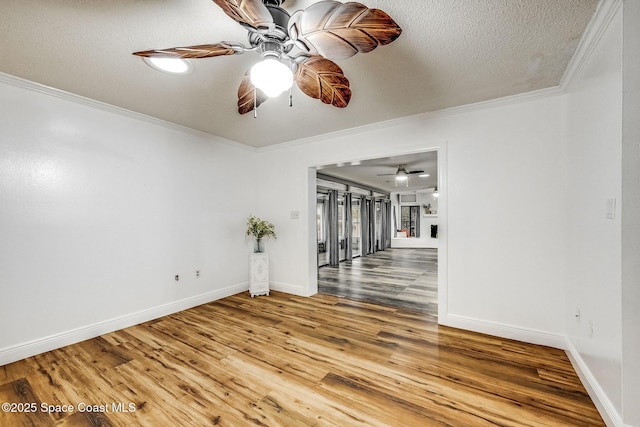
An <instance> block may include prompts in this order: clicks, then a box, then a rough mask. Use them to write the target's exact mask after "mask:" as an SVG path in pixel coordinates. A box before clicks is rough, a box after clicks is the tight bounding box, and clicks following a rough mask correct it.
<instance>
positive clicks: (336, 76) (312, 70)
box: [296, 55, 351, 108]
mask: <svg viewBox="0 0 640 427" xmlns="http://www.w3.org/2000/svg"><path fill="white" fill-rule="evenodd" d="M296 82H297V83H298V87H299V88H300V90H301V91H302V92H304V93H305V94H306V95H308V96H310V97H312V98H316V99H320V100H321V101H322V102H324V103H325V104H331V105H333V106H335V107H338V108H344V107H346V106H347V105H349V101H350V100H351V89H350V88H349V80H347V78H346V77H345V76H344V74H343V73H342V69H341V68H340V67H339V66H338V65H337V64H336V63H335V62H333V61H330V60H328V59H327V58H323V57H322V56H319V55H315V56H312V57H310V58H309V59H307V60H306V61H304V62H303V63H302V64H300V65H299V66H298V70H297V71H296Z"/></svg>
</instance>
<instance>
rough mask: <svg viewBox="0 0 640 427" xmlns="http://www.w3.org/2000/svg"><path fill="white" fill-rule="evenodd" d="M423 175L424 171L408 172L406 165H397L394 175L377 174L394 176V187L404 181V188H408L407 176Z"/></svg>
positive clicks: (388, 174) (386, 174) (387, 174)
mask: <svg viewBox="0 0 640 427" xmlns="http://www.w3.org/2000/svg"><path fill="white" fill-rule="evenodd" d="M420 173H424V171H418V170H415V171H408V170H407V165H398V167H397V169H396V172H395V173H379V174H378V175H377V176H395V177H396V179H395V181H396V187H397V186H398V182H402V181H404V183H405V186H409V175H415V174H420Z"/></svg>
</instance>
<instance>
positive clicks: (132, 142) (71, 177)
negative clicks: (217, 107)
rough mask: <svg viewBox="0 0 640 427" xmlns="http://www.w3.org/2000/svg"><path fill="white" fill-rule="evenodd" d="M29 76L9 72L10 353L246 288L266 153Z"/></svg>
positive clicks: (0, 287)
mask: <svg viewBox="0 0 640 427" xmlns="http://www.w3.org/2000/svg"><path fill="white" fill-rule="evenodd" d="M21 86H29V85H28V84H26V83H24V82H20V81H18V80H17V79H13V80H12V79H11V78H9V77H8V76H4V77H3V79H0V138H1V139H0V236H2V240H1V243H0V294H1V297H0V365H2V364H4V363H7V362H9V361H11V360H16V359H19V358H22V357H26V356H28V355H30V354H35V353H38V352H41V351H45V350H48V349H50V348H55V347H58V346H61V345H63V344H66V343H68V342H73V341H76V340H79V339H84V338H88V337H89V336H93V335H98V334H99V333H104V332H106V331H107V330H111V329H117V328H121V327H124V326H126V325H127V324H133V323H137V322H141V321H143V320H148V319H150V318H153V317H158V316H160V315H162V314H166V313H167V312H170V311H175V310H179V309H182V308H185V307H187V306H192V305H197V304H198V303H203V302H205V301H209V300H212V299H215V298H217V297H220V296H225V295H228V294H233V293H236V292H238V291H240V290H242V289H246V287H247V268H246V265H247V258H246V257H245V256H244V255H246V254H248V253H249V252H250V249H249V247H250V245H249V243H247V242H246V241H245V238H244V230H245V220H246V216H247V215H248V214H249V213H250V209H251V205H250V200H251V198H252V197H253V194H252V193H251V192H252V188H253V186H252V183H253V180H252V178H251V177H250V176H248V175H247V174H246V173H237V170H236V168H238V166H240V169H241V170H242V171H247V170H251V169H252V168H253V166H252V164H251V162H253V158H254V154H255V153H253V152H252V151H247V150H246V149H242V148H238V147H236V146H234V145H233V144H230V143H222V142H218V141H216V140H215V139H213V138H210V137H209V138H205V137H204V136H199V135H197V134H195V133H193V132H191V133H189V132H185V131H180V130H176V129H172V128H170V127H169V126H160V125H157V124H153V123H150V122H147V121H142V120H138V119H136V118H130V117H127V116H125V115H123V114H117V113H113V112H108V111H105V110H104V109H100V108H94V107H91V106H87V105H83V104H82V103H78V102H73V101H70V100H68V99H63V97H56V96H51V95H47V94H44V93H40V92H38V88H37V87H36V86H35V85H32V86H33V87H32V88H24V87H21ZM32 89H35V90H32ZM230 176H233V179H230V178H229V177H230ZM198 269H199V270H200V271H201V277H200V278H198V279H196V277H195V271H196V270H198ZM176 274H179V275H180V276H181V280H180V281H179V282H176V281H175V280H174V275H176Z"/></svg>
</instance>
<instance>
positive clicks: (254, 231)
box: [247, 215, 277, 253]
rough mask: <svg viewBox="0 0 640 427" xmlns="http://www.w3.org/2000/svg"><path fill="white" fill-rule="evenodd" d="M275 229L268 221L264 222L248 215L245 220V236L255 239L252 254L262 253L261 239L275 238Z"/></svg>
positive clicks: (262, 244)
mask: <svg viewBox="0 0 640 427" xmlns="http://www.w3.org/2000/svg"><path fill="white" fill-rule="evenodd" d="M275 228H276V227H275V225H273V224H272V223H270V222H269V221H264V220H262V219H260V218H258V217H256V216H253V215H249V218H247V236H253V237H254V238H255V239H256V241H255V246H254V250H253V251H254V252H256V253H260V252H264V243H263V242H262V239H264V238H265V237H273V238H274V239H276V238H277V236H276V230H275Z"/></svg>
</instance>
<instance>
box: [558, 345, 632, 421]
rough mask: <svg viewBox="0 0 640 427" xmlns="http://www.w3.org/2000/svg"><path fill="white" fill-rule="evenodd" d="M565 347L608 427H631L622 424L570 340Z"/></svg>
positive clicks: (618, 415)
mask: <svg viewBox="0 0 640 427" xmlns="http://www.w3.org/2000/svg"><path fill="white" fill-rule="evenodd" d="M565 347H566V350H565V351H566V353H567V356H569V360H571V364H572V365H573V368H574V369H575V370H576V373H577V374H578V377H580V381H582V384H583V385H584V387H585V388H586V389H587V392H588V393H589V396H590V397H591V400H593V403H594V405H596V408H598V412H600V415H601V416H602V419H603V420H604V422H605V423H606V424H607V425H608V426H616V427H631V426H628V425H627V424H624V423H623V422H622V418H621V417H620V414H619V413H618V411H616V409H615V407H614V406H613V403H612V402H611V400H610V399H609V398H608V397H607V394H606V393H605V392H604V390H603V389H602V387H600V384H599V383H598V381H597V380H596V378H595V377H594V376H593V374H592V373H591V370H590V369H589V367H588V366H587V364H586V363H585V361H584V359H582V356H580V353H579V352H578V350H577V349H576V348H575V346H574V345H573V343H572V342H571V340H569V338H566V339H565Z"/></svg>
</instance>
